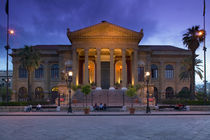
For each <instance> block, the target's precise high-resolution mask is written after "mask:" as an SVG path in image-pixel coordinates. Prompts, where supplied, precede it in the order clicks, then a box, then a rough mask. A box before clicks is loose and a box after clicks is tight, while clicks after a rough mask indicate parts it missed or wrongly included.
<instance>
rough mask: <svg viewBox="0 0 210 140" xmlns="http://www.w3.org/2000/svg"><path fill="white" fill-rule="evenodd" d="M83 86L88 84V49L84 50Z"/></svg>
mask: <svg viewBox="0 0 210 140" xmlns="http://www.w3.org/2000/svg"><path fill="white" fill-rule="evenodd" d="M84 84H86V85H87V84H89V83H88V49H85V81H84Z"/></svg>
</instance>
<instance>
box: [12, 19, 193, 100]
mask: <svg viewBox="0 0 210 140" xmlns="http://www.w3.org/2000/svg"><path fill="white" fill-rule="evenodd" d="M67 37H68V38H69V40H70V42H71V45H37V46H34V48H36V49H37V50H39V51H40V52H41V66H40V68H39V69H37V70H36V71H35V72H34V76H33V77H32V83H33V84H32V85H33V87H32V89H33V91H34V94H36V89H37V88H40V89H39V91H40V90H42V91H43V92H44V93H51V92H54V91H55V90H56V88H55V87H63V88H61V89H60V90H63V91H61V93H64V94H65V93H66V92H67V91H64V89H65V82H64V80H63V79H62V76H61V73H62V71H68V70H72V71H73V84H74V85H78V84H81V85H83V84H92V85H95V87H96V90H101V89H109V90H114V89H116V86H117V85H118V89H119V88H122V89H126V88H127V87H128V85H130V84H132V85H136V84H144V83H145V78H144V73H145V71H150V72H151V80H150V86H152V87H153V88H154V92H156V93H157V94H158V96H159V98H169V97H170V96H172V94H175V93H178V92H179V91H180V90H181V89H182V88H184V87H187V88H189V81H185V82H182V81H180V80H179V70H180V65H181V61H182V60H183V59H184V58H185V57H187V56H189V55H190V52H189V51H188V50H184V49H181V48H177V47H173V46H169V45H165V46H164V45H162V46H161V45H139V44H140V41H141V40H142V38H143V30H142V29H141V30H140V31H139V32H136V31H132V30H129V29H126V28H123V27H120V26H117V25H114V24H111V23H109V22H106V21H102V22H101V23H99V24H96V25H93V26H90V27H87V28H83V29H81V30H77V31H71V30H70V29H67ZM19 50H20V49H13V53H12V56H13V70H14V71H13V90H14V91H16V93H17V95H19V94H21V93H20V92H23V90H20V89H21V88H27V86H26V85H27V76H26V75H24V74H25V73H26V71H24V69H23V68H21V66H20V63H19V61H18V58H17V55H16V54H17V53H18V51H19ZM57 90H59V88H57ZM66 94H67V93H66Z"/></svg>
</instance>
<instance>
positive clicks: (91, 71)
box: [88, 61, 95, 84]
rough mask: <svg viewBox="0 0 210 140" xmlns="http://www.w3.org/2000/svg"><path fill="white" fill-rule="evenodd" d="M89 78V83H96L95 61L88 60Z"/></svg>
mask: <svg viewBox="0 0 210 140" xmlns="http://www.w3.org/2000/svg"><path fill="white" fill-rule="evenodd" d="M88 79H89V83H90V84H92V83H95V63H94V62H93V61H88Z"/></svg>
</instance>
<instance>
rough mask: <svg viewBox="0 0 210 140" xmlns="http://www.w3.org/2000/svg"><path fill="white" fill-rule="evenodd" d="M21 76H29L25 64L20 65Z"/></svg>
mask: <svg viewBox="0 0 210 140" xmlns="http://www.w3.org/2000/svg"><path fill="white" fill-rule="evenodd" d="M18 71H19V78H27V70H26V68H24V67H23V66H19V70H18Z"/></svg>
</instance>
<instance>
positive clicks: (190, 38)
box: [182, 26, 204, 96]
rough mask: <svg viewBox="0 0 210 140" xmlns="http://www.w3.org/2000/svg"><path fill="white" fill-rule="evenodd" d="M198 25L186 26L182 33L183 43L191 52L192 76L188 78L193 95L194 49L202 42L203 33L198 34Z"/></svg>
mask: <svg viewBox="0 0 210 140" xmlns="http://www.w3.org/2000/svg"><path fill="white" fill-rule="evenodd" d="M199 31H200V29H199V26H193V27H192V28H188V29H187V32H186V33H185V34H183V38H182V40H183V44H184V45H186V47H187V48H188V49H189V50H190V51H191V52H192V60H191V61H192V78H190V83H191V85H192V87H191V92H192V93H191V94H192V95H193V96H194V95H195V67H194V66H195V57H196V54H195V52H196V50H197V49H198V47H199V45H200V43H201V42H203V39H204V35H203V36H199V34H198V33H199Z"/></svg>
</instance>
